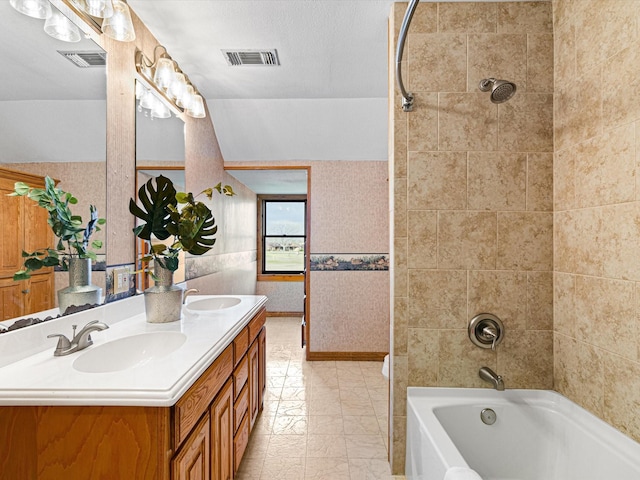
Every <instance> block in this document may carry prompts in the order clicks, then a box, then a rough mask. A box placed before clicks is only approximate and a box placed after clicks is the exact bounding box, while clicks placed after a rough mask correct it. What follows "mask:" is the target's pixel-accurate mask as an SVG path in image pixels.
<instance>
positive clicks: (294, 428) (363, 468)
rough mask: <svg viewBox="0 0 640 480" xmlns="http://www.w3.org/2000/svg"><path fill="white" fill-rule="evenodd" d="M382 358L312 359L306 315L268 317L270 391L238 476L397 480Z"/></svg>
mask: <svg viewBox="0 0 640 480" xmlns="http://www.w3.org/2000/svg"><path fill="white" fill-rule="evenodd" d="M381 369H382V362H307V361H306V360H305V359H304V350H302V349H301V348H300V319H299V318H283V317H270V318H268V319H267V393H266V396H265V400H264V411H263V412H262V414H261V415H260V417H259V418H258V421H257V422H256V426H255V429H254V430H253V432H252V434H251V439H250V441H249V445H248V447H247V450H246V452H245V455H244V458H243V460H242V464H241V465H240V468H239V471H238V475H237V476H236V480H258V479H260V480H307V479H314V480H329V479H330V480H379V479H384V480H391V479H393V478H396V479H400V478H403V477H392V476H391V474H390V469H389V463H388V461H387V421H388V382H387V381H386V380H385V379H384V377H383V376H382V373H381Z"/></svg>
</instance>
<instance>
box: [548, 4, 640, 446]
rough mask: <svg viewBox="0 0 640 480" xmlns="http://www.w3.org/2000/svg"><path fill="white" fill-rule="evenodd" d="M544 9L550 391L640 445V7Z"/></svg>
mask: <svg viewBox="0 0 640 480" xmlns="http://www.w3.org/2000/svg"><path fill="white" fill-rule="evenodd" d="M553 7H554V8H553V15H554V26H555V92H556V105H555V112H554V133H555V142H556V145H555V165H554V180H555V185H556V188H555V196H554V211H555V219H554V231H555V244H554V255H555V260H554V275H555V278H554V330H555V334H554V351H555V356H554V363H555V375H554V376H555V378H554V381H555V389H556V390H558V391H559V392H561V393H563V394H564V395H566V396H568V397H569V398H571V399H572V400H574V401H575V402H577V403H578V404H580V405H582V406H583V407H585V408H586V409H588V410H590V411H591V412H593V413H595V414H596V415H598V416H599V417H601V418H603V419H604V420H606V421H607V422H609V423H610V424H612V425H614V426H615V427H617V428H618V429H619V430H621V431H622V432H624V433H626V434H628V435H629V436H631V437H632V438H634V439H635V440H638V441H640V416H638V411H639V410H640V336H639V333H640V323H639V322H638V309H639V307H640V283H639V282H640V189H639V188H638V187H639V184H638V165H639V164H638V159H639V158H640V157H639V156H638V151H639V150H638V139H639V138H640V135H639V133H640V93H639V90H638V88H637V83H638V81H639V80H638V79H639V78H640V74H639V73H638V72H640V54H639V53H638V52H640V32H639V31H638V27H639V25H638V22H639V19H640V2H638V1H626V0H598V1H585V0H562V1H560V0H557V1H554V2H553Z"/></svg>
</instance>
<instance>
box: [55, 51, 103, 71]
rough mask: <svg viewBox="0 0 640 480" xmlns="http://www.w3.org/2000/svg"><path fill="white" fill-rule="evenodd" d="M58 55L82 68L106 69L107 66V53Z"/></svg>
mask: <svg viewBox="0 0 640 480" xmlns="http://www.w3.org/2000/svg"><path fill="white" fill-rule="evenodd" d="M58 53H59V54H60V55H62V56H63V57H64V58H66V59H67V60H69V61H70V62H72V63H73V64H74V65H75V66H77V67H80V68H90V67H104V66H105V65H106V64H107V54H106V52H65V51H62V50H58Z"/></svg>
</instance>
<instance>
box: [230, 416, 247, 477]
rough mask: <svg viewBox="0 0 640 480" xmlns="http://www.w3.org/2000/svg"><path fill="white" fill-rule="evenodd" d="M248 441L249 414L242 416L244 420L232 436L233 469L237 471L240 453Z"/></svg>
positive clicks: (241, 453)
mask: <svg viewBox="0 0 640 480" xmlns="http://www.w3.org/2000/svg"><path fill="white" fill-rule="evenodd" d="M247 443H249V415H245V416H244V420H242V423H241V424H240V428H239V429H238V432H237V433H236V436H235V437H233V471H234V472H237V471H238V467H239V466H240V462H241V461H242V455H244V451H245V449H246V448H247Z"/></svg>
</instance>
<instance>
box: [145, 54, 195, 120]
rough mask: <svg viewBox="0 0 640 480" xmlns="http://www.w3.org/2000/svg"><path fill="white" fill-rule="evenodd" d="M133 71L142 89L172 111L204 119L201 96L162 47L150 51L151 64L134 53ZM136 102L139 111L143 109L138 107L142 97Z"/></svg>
mask: <svg viewBox="0 0 640 480" xmlns="http://www.w3.org/2000/svg"><path fill="white" fill-rule="evenodd" d="M136 70H137V71H138V73H139V75H140V77H141V78H142V79H143V80H144V83H145V84H147V85H146V86H147V87H148V88H149V89H153V90H155V91H156V92H157V94H156V95H155V96H156V97H161V98H162V99H163V100H164V101H165V102H167V103H169V105H171V107H172V108H175V109H177V110H178V111H180V112H185V113H186V114H187V115H189V116H190V117H193V118H204V117H206V111H205V108H204V100H203V99H202V96H201V95H200V93H199V92H198V90H197V89H196V88H195V87H194V86H193V84H192V83H191V82H190V80H189V77H187V75H186V74H185V73H184V72H183V71H182V70H180V67H179V66H178V64H177V63H176V62H175V61H174V60H173V59H172V58H171V57H170V56H169V54H168V53H167V49H166V48H165V47H164V46H163V45H156V47H155V48H154V50H153V61H151V60H149V59H148V58H147V57H146V56H145V55H144V53H142V51H140V50H136ZM139 100H140V104H141V106H142V108H147V107H145V106H144V105H142V97H140V98H139ZM151 111H152V114H151V116H152V117H154V115H153V109H151ZM157 118H164V117H159V116H157Z"/></svg>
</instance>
